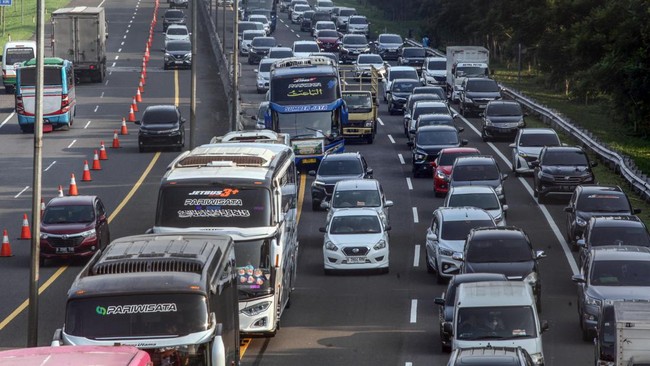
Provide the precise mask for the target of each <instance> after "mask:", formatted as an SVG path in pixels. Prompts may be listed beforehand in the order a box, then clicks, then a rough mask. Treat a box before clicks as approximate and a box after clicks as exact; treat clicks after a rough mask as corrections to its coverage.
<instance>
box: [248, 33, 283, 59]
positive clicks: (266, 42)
mask: <svg viewBox="0 0 650 366" xmlns="http://www.w3.org/2000/svg"><path fill="white" fill-rule="evenodd" d="M277 45H278V42H277V41H276V40H275V38H274V37H255V38H253V40H252V41H251V46H250V48H249V49H248V64H249V65H255V64H257V63H259V62H260V60H261V59H263V58H264V57H266V56H267V55H268V54H269V50H270V49H271V48H272V47H275V46H277Z"/></svg>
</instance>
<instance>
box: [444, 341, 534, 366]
mask: <svg viewBox="0 0 650 366" xmlns="http://www.w3.org/2000/svg"><path fill="white" fill-rule="evenodd" d="M467 365H476V366H534V365H536V364H535V363H534V362H533V359H532V358H531V357H530V354H528V352H527V351H526V350H525V349H523V348H521V347H495V346H491V345H490V346H486V347H470V348H459V349H456V350H454V352H453V353H452V354H451V357H450V358H449V362H448V363H447V366H467Z"/></svg>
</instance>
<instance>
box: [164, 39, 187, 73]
mask: <svg viewBox="0 0 650 366" xmlns="http://www.w3.org/2000/svg"><path fill="white" fill-rule="evenodd" d="M164 51H165V56H164V59H163V62H164V63H163V69H165V70H167V69H170V68H172V69H173V68H186V69H189V68H191V67H192V42H190V41H187V40H174V41H167V42H165V49H164Z"/></svg>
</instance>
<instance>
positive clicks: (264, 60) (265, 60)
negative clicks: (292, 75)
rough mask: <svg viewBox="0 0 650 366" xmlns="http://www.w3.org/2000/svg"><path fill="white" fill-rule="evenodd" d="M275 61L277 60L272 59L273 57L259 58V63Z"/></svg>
mask: <svg viewBox="0 0 650 366" xmlns="http://www.w3.org/2000/svg"><path fill="white" fill-rule="evenodd" d="M275 61H277V60H276V59H273V58H263V59H261V60H260V64H272V63H274V62H275Z"/></svg>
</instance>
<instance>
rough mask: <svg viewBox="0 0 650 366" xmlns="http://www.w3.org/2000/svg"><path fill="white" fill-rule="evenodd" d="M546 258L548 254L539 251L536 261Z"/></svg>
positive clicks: (536, 254)
mask: <svg viewBox="0 0 650 366" xmlns="http://www.w3.org/2000/svg"><path fill="white" fill-rule="evenodd" d="M542 258H546V253H545V252H544V251H543V250H538V251H536V252H535V259H542Z"/></svg>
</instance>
